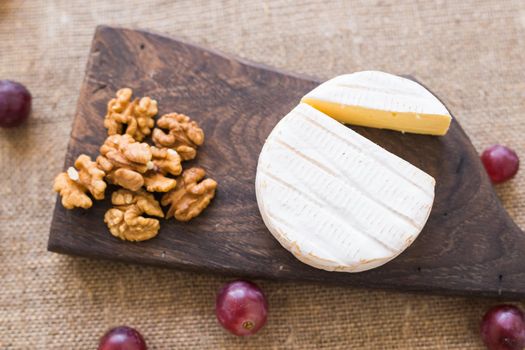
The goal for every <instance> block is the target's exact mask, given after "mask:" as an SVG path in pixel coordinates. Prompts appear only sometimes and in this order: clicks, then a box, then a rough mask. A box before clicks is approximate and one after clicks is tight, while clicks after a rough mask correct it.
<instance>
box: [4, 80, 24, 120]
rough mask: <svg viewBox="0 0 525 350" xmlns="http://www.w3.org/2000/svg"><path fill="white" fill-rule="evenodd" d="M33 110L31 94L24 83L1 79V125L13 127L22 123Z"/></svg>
mask: <svg viewBox="0 0 525 350" xmlns="http://www.w3.org/2000/svg"><path fill="white" fill-rule="evenodd" d="M29 112H31V94H30V93H29V91H28V90H27V89H26V88H25V86H24V85H22V84H20V83H17V82H14V81H11V80H0V127H2V128H11V127H15V126H18V125H20V124H22V123H23V122H24V121H25V120H26V119H27V118H28V117H29Z"/></svg>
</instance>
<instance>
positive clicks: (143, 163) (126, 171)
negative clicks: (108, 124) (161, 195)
mask: <svg viewBox="0 0 525 350" xmlns="http://www.w3.org/2000/svg"><path fill="white" fill-rule="evenodd" d="M152 158H153V155H152V154H151V148H150V146H149V145H148V144H147V143H141V142H137V141H135V140H134V139H133V138H132V137H131V136H129V135H112V136H109V137H108V138H107V139H106V141H105V142H104V144H103V145H102V146H101V147H100V156H98V157H97V163H98V164H99V166H100V168H101V169H103V170H104V171H105V172H106V174H107V176H106V178H107V180H108V181H109V182H110V183H112V184H115V185H119V186H122V187H124V188H126V189H129V190H131V191H136V190H138V189H139V188H141V187H142V186H143V185H144V178H143V175H142V174H144V173H145V172H146V171H148V170H151V169H153V168H154V163H153V162H152Z"/></svg>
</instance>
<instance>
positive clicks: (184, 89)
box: [48, 27, 525, 297]
mask: <svg viewBox="0 0 525 350" xmlns="http://www.w3.org/2000/svg"><path fill="white" fill-rule="evenodd" d="M317 84H318V82H317V81H315V80H313V79H309V78H305V77H300V76H295V75H292V74H286V73H283V72H279V71H276V70H274V69H271V68H268V67H265V66H263V65H257V64H253V63H248V62H245V61H243V60H240V59H236V58H233V57H228V56H226V55H223V54H219V53H216V52H213V51H209V50H205V49H202V48H199V47H197V46H194V45H191V44H187V43H184V42H182V41H179V40H173V39H170V38H166V37H163V36H159V35H156V34H151V33H148V32H142V31H134V30H126V29H117V28H110V27H99V28H98V29H97V31H96V34H95V38H94V40H93V44H92V48H91V53H90V57H89V62H88V66H87V69H86V77H85V80H84V83H83V86H82V89H81V93H80V98H79V101H78V107H77V114H76V117H75V121H74V125H73V131H72V134H71V140H70V143H69V147H68V151H67V155H66V161H65V167H68V166H69V165H71V164H72V163H73V161H74V159H75V158H76V157H77V156H78V155H79V154H81V153H86V154H89V155H91V156H93V157H94V156H96V155H97V153H98V148H99V146H100V144H102V142H103V141H104V139H105V137H106V130H105V129H104V127H103V117H104V114H105V108H106V103H107V101H108V100H109V99H110V98H111V97H112V96H113V95H114V93H115V91H116V90H117V89H119V88H121V87H124V86H127V87H131V88H132V89H133V90H134V92H135V93H136V95H137V96H142V95H147V96H151V97H153V98H155V99H156V100H157V101H158V102H159V107H160V108H159V114H163V113H166V112H170V111H177V112H180V113H185V114H188V115H190V116H191V117H192V118H194V119H196V120H197V121H198V122H199V123H200V124H201V126H202V127H203V129H204V131H205V133H206V143H205V145H204V146H203V147H201V148H200V149H199V154H198V158H197V160H196V161H195V162H196V163H197V164H199V165H200V166H202V167H204V168H205V169H207V171H208V173H209V174H210V176H211V177H213V178H214V179H216V180H217V181H218V182H219V189H218V192H217V196H216V198H215V199H214V201H213V202H212V204H211V206H210V207H209V208H208V209H206V211H205V212H204V213H203V214H202V215H201V216H199V217H198V218H196V219H194V220H193V221H191V222H189V223H179V222H176V221H174V220H170V221H162V223H161V231H160V233H159V235H158V236H157V237H156V238H155V239H153V240H150V241H146V242H142V243H129V242H123V241H120V240H119V239H117V238H114V237H112V236H111V235H110V234H109V232H108V230H107V228H106V226H105V224H104V222H103V215H104V212H105V211H106V210H107V209H108V208H109V199H106V200H104V201H100V202H96V204H95V205H94V206H93V208H91V209H90V210H87V211H86V210H72V211H68V210H65V209H64V208H62V206H61V205H60V202H59V201H57V205H56V207H55V211H54V216H53V221H52V224H51V231H50V237H49V244H48V249H49V250H51V251H55V252H60V253H67V254H74V255H82V256H88V257H93V258H104V259H115V260H122V261H128V262H133V263H140V264H153V265H160V266H167V267H174V268H184V269H192V270H196V271H211V272H218V273H224V274H230V275H236V276H246V277H261V278H273V279H289V280H308V281H316V282H323V283H325V282H327V283H338V284H344V285H352V286H366V287H374V288H385V289H395V290H404V291H420V292H432V293H443V294H466V295H485V296H505V297H525V235H524V233H523V232H522V231H521V230H520V229H519V228H518V227H517V226H516V225H515V224H514V222H513V221H512V220H511V219H510V217H509V216H508V214H507V213H506V212H505V210H504V209H503V208H502V206H501V204H500V202H499V200H498V198H497V197H496V195H495V193H494V191H493V188H492V185H491V184H490V182H489V180H488V178H487V176H486V174H485V172H484V169H483V168H482V166H481V163H480V161H479V158H478V155H477V153H476V151H475V149H474V148H473V146H472V145H471V143H470V141H469V139H468V137H467V136H466V135H465V133H464V132H463V130H462V129H461V127H460V126H459V124H458V123H457V122H456V121H453V123H452V126H451V129H450V131H449V133H448V134H447V135H446V136H444V137H433V136H424V135H410V134H405V135H403V134H401V133H398V132H393V131H385V130H378V129H369V128H368V129H367V128H359V127H352V129H354V130H355V131H357V132H359V133H360V134H362V135H363V136H365V137H367V138H369V139H370V140H372V141H374V142H376V143H377V144H379V145H381V146H382V147H384V148H386V149H387V150H389V151H390V152H392V153H395V154H397V155H399V156H400V157H402V158H404V159H405V160H407V161H409V162H411V163H412V164H414V165H416V166H417V167H419V168H421V169H422V170H424V171H426V172H428V173H429V174H431V175H432V176H433V177H434V178H436V182H437V186H436V199H435V203H434V208H433V210H432V213H431V215H430V218H429V220H428V222H427V224H426V226H425V228H424V230H423V231H422V232H421V234H420V236H419V238H418V239H417V240H416V241H415V243H414V244H413V245H412V246H410V247H409V248H408V249H407V250H406V251H405V252H404V253H403V254H401V255H400V256H399V257H398V258H396V259H394V260H393V261H392V262H389V263H388V264H386V265H384V266H382V267H380V268H377V269H374V270H371V271H367V272H362V273H358V274H348V273H333V272H332V273H331V272H325V271H321V270H317V269H314V268H311V267H309V266H307V265H304V264H302V263H301V262H299V261H298V260H296V259H295V258H294V257H293V256H292V255H291V254H290V253H289V252H287V251H286V250H285V249H284V248H282V247H281V246H280V245H279V243H278V242H277V241H276V240H275V239H274V238H273V237H272V236H271V234H270V233H269V232H268V230H267V229H266V228H265V226H264V224H263V222H262V220H261V217H260V215H259V211H258V208H257V203H256V200H255V190H254V178H255V172H256V165H257V158H258V155H259V152H260V150H261V147H262V145H263V143H264V140H265V138H266V136H267V135H268V134H269V133H270V131H271V130H272V128H273V127H274V126H275V124H276V123H277V122H278V121H279V120H280V118H282V117H283V116H284V115H286V114H287V113H288V112H289V111H290V110H291V109H292V108H293V107H294V106H295V105H297V103H298V102H299V100H300V98H301V97H302V96H303V95H304V94H305V93H306V92H308V91H309V90H311V89H312V88H313V87H315V86H316V85H317ZM106 197H107V198H109V197H110V196H109V193H108V195H107V196H106Z"/></svg>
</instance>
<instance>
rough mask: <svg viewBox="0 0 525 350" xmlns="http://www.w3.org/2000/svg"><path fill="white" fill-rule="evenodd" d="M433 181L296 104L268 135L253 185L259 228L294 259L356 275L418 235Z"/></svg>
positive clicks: (431, 197)
mask: <svg viewBox="0 0 525 350" xmlns="http://www.w3.org/2000/svg"><path fill="white" fill-rule="evenodd" d="M434 184H435V181H434V179H433V178H432V177H431V176H430V175H428V174H426V173H425V172H423V171H421V170H420V169H418V168H416V167H415V166H413V165H412V164H410V163H408V162H406V161H404V160H403V159H401V158H399V157H397V156H395V155H393V154H391V153H389V152H388V151H386V150H385V149H383V148H381V147H380V146H378V145H376V144H374V143H373V142H371V141H370V140H368V139H366V138H364V137H362V136H361V135H359V134H357V133H356V132H354V131H352V130H351V129H349V128H347V127H345V126H344V125H342V124H340V123H339V122H337V121H335V120H334V119H332V118H330V117H328V116H327V115H325V114H323V113H322V112H319V111H318V110H316V109H314V108H313V107H310V106H309V105H307V104H304V103H301V104H299V105H298V106H297V107H296V108H294V109H293V110H292V111H291V112H290V113H289V114H288V115H286V116H285V117H284V118H283V119H282V120H281V121H280V122H279V123H278V124H277V125H276V126H275V128H274V129H273V131H272V132H271V134H270V135H269V137H268V139H267V140H266V142H265V144H264V147H263V149H262V151H261V154H260V156H259V162H258V166H257V176H256V181H255V187H256V196H257V203H258V205H259V210H260V212H261V216H262V218H263V220H264V223H265V225H266V226H267V227H268V229H269V231H270V232H271V233H272V234H273V236H274V237H275V238H276V239H277V240H278V241H279V242H280V243H281V245H282V246H283V247H284V248H286V249H287V250H289V251H290V252H291V253H292V254H293V255H294V256H295V257H296V258H297V259H299V260H301V261H302V262H304V263H306V264H308V265H311V266H314V267H316V268H319V269H324V270H328V271H346V272H359V271H364V270H368V269H372V268H375V267H378V266H380V265H383V264H384V263H386V262H388V261H389V260H391V259H393V258H394V257H396V256H397V255H399V254H400V253H401V252H403V250H405V249H406V248H407V247H408V246H409V245H410V244H411V243H412V242H413V241H414V240H415V239H416V238H417V236H418V234H419V233H420V232H421V230H422V229H423V226H424V225H425V223H426V221H427V218H428V216H429V213H430V210H431V208H432V203H433V200H434Z"/></svg>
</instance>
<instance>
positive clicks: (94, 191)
mask: <svg viewBox="0 0 525 350" xmlns="http://www.w3.org/2000/svg"><path fill="white" fill-rule="evenodd" d="M75 168H76V169H75ZM75 168H74V167H70V168H69V169H68V170H67V172H63V173H60V174H58V176H57V177H56V178H55V182H54V185H53V190H54V191H55V192H58V193H59V194H60V196H61V197H62V205H63V206H64V207H65V208H66V209H73V208H84V209H87V208H90V207H91V206H92V205H93V202H92V200H91V198H89V196H88V195H87V194H86V193H87V192H89V193H91V195H92V196H93V198H95V199H97V200H101V199H104V192H105V191H106V186H107V185H106V183H105V182H104V176H105V172H104V171H103V170H101V169H100V168H99V167H98V165H97V163H95V162H93V161H92V160H91V158H90V157H89V156H87V155H85V154H82V155H80V156H79V157H78V158H77V160H76V161H75Z"/></svg>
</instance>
